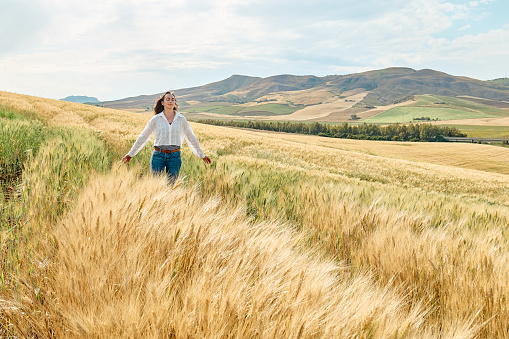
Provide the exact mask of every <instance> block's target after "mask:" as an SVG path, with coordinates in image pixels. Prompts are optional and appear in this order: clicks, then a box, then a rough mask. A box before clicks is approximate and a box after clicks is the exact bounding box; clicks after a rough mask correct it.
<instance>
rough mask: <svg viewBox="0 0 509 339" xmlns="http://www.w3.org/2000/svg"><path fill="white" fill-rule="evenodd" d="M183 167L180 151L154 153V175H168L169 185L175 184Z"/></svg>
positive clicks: (152, 161)
mask: <svg viewBox="0 0 509 339" xmlns="http://www.w3.org/2000/svg"><path fill="white" fill-rule="evenodd" d="M181 165H182V160H181V159H180V151H177V152H173V153H163V152H161V151H156V150H154V151H153V152H152V158H151V159H150V170H151V171H152V173H153V174H163V173H166V175H167V176H168V183H173V182H174V181H175V180H177V178H178V176H179V171H180V166H181Z"/></svg>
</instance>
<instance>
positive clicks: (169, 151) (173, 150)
mask: <svg viewBox="0 0 509 339" xmlns="http://www.w3.org/2000/svg"><path fill="white" fill-rule="evenodd" d="M154 149H155V150H156V151H159V152H163V153H173V152H178V151H180V148H177V149H172V150H166V149H160V148H159V147H155V146H154Z"/></svg>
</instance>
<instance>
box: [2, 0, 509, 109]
mask: <svg viewBox="0 0 509 339" xmlns="http://www.w3.org/2000/svg"><path fill="white" fill-rule="evenodd" d="M508 14H509V1H508V0H471V1H464V0H390V1H389V0H307V1H301V0H214V1H210V0H188V1H185V0H167V1H161V0H86V1H83V0H80V1H76V0H30V1H28V0H0V91H7V92H14V93H20V94H28V95H35V96H40V97H45V98H53V99H61V98H64V97H66V96H69V95H86V96H92V97H96V98H98V99H99V100H101V101H107V100H115V99H122V98H126V97H130V96H137V95H142V94H155V93H161V92H164V91H166V90H176V89H180V88H187V87H194V86H201V85H204V84H207V83H210V82H214V81H219V80H223V79H225V78H227V77H229V76H231V75H233V74H241V75H248V76H257V77H267V76H272V75H278V74H294V75H316V76H325V75H329V74H351V73H357V72H363V71H368V70H374V69H382V68H386V67H411V68H414V69H424V68H431V69H434V70H438V71H442V72H445V73H449V74H451V75H457V76H467V77H472V78H476V79H480V80H490V79H495V78H502V77H509V15H508Z"/></svg>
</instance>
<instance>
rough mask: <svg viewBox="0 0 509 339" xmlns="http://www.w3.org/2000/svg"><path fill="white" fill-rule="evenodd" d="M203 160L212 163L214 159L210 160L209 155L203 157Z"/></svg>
mask: <svg viewBox="0 0 509 339" xmlns="http://www.w3.org/2000/svg"><path fill="white" fill-rule="evenodd" d="M203 162H204V163H206V164H210V163H211V162H212V160H210V159H209V157H207V156H205V158H203Z"/></svg>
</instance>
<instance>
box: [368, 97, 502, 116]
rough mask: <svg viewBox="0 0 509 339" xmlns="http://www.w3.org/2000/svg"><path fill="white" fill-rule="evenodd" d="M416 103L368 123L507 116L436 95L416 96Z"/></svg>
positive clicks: (469, 103)
mask: <svg viewBox="0 0 509 339" xmlns="http://www.w3.org/2000/svg"><path fill="white" fill-rule="evenodd" d="M415 97H416V101H417V102H416V103H414V104H412V105H409V106H402V107H394V108H391V109H389V110H387V111H385V112H382V113H380V114H378V115H375V116H373V117H370V118H367V119H364V120H363V121H364V122H369V123H408V122H412V121H413V119H414V118H420V117H429V118H431V119H438V120H460V119H476V118H487V117H497V116H507V115H508V114H509V113H508V112H507V111H505V110H501V109H497V108H493V107H489V106H485V105H481V104H478V103H474V102H472V101H468V100H464V99H459V98H453V97H444V96H437V95H417V96H415Z"/></svg>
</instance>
